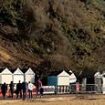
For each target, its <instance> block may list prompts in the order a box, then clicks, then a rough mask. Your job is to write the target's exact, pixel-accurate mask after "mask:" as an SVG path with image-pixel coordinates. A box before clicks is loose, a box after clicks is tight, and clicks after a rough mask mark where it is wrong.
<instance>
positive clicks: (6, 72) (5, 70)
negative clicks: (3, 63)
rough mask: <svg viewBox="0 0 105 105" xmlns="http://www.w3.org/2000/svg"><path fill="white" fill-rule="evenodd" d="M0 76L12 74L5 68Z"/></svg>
mask: <svg viewBox="0 0 105 105" xmlns="http://www.w3.org/2000/svg"><path fill="white" fill-rule="evenodd" d="M1 74H12V72H11V71H10V70H9V69H8V68H5V69H4V70H3V71H2V72H1Z"/></svg>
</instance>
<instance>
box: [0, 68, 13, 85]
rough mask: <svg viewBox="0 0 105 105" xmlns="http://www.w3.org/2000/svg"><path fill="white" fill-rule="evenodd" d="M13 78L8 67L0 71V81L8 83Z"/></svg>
mask: <svg viewBox="0 0 105 105" xmlns="http://www.w3.org/2000/svg"><path fill="white" fill-rule="evenodd" d="M12 80H13V76H12V72H11V71H10V70H9V69H8V68H5V69H4V70H3V71H2V72H1V73H0V83H1V84H2V83H4V82H5V83H6V84H10V82H11V81H12Z"/></svg>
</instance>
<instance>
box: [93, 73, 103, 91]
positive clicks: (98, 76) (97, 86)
mask: <svg viewBox="0 0 105 105" xmlns="http://www.w3.org/2000/svg"><path fill="white" fill-rule="evenodd" d="M94 81H95V91H96V92H98V93H101V92H102V81H103V80H102V74H101V73H100V72H96V73H95V74H94Z"/></svg>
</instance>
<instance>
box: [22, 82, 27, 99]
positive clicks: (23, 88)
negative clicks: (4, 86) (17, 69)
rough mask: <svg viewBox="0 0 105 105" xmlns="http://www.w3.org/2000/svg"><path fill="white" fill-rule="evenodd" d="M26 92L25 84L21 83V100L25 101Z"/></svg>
mask: <svg viewBox="0 0 105 105" xmlns="http://www.w3.org/2000/svg"><path fill="white" fill-rule="evenodd" d="M26 92H27V83H26V82H22V94H23V95H22V96H23V97H22V98H23V100H25V99H26V94H27V93H26Z"/></svg>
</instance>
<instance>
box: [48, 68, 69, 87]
mask: <svg viewBox="0 0 105 105" xmlns="http://www.w3.org/2000/svg"><path fill="white" fill-rule="evenodd" d="M69 84H70V74H69V73H68V72H66V71H65V70H63V71H62V72H61V71H60V72H57V71H56V72H52V73H51V74H50V75H49V76H48V85H49V86H69Z"/></svg>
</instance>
